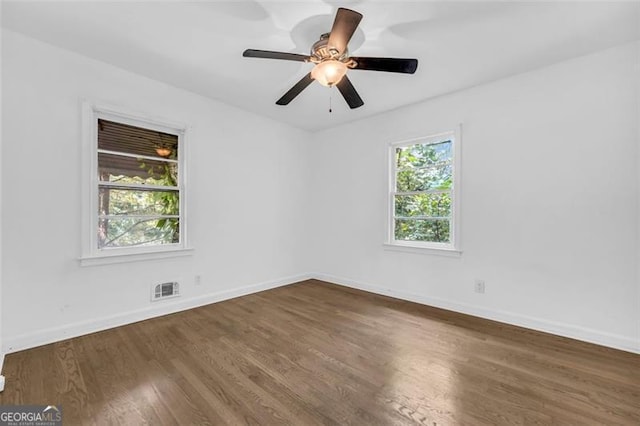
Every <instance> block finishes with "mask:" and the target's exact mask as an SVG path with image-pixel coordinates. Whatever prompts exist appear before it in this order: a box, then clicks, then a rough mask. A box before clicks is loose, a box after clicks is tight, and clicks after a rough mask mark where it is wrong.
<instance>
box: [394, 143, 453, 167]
mask: <svg viewBox="0 0 640 426" xmlns="http://www.w3.org/2000/svg"><path fill="white" fill-rule="evenodd" d="M450 160H451V141H445V142H439V143H434V144H429V145H428V144H420V143H419V144H415V145H411V146H404V147H398V148H396V167H397V168H398V169H403V168H415V167H424V166H428V165H430V164H438V163H442V162H448V161H450Z"/></svg>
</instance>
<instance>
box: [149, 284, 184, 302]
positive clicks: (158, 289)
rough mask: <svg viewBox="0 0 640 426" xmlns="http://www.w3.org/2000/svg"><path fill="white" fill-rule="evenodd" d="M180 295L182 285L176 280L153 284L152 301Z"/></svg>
mask: <svg viewBox="0 0 640 426" xmlns="http://www.w3.org/2000/svg"><path fill="white" fill-rule="evenodd" d="M178 296H180V286H179V285H178V283H177V282H176V281H171V282H168V283H162V284H155V285H152V286H151V301H152V302H155V301H157V300H161V299H169V298H171V297H178Z"/></svg>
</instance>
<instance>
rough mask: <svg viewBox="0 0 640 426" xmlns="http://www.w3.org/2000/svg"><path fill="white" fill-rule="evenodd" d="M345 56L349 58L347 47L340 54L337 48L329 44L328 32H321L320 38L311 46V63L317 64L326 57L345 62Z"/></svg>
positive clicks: (326, 58)
mask: <svg viewBox="0 0 640 426" xmlns="http://www.w3.org/2000/svg"><path fill="white" fill-rule="evenodd" d="M347 58H349V50H348V49H345V50H344V52H342V54H340V51H338V49H336V48H334V47H330V46H329V33H324V34H322V35H321V36H320V40H318V41H316V42H315V43H313V46H311V62H313V63H316V64H317V63H320V62H322V61H326V60H328V59H335V60H337V61H341V62H346V59H347Z"/></svg>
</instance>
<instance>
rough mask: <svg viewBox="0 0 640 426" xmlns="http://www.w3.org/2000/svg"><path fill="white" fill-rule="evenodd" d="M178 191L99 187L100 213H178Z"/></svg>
mask: <svg viewBox="0 0 640 426" xmlns="http://www.w3.org/2000/svg"><path fill="white" fill-rule="evenodd" d="M179 212H180V195H179V193H178V191H145V190H131V189H120V188H115V189H114V188H110V187H101V188H100V189H99V192H98V214H100V215H119V214H122V215H125V214H127V215H132V214H136V215H178V214H179Z"/></svg>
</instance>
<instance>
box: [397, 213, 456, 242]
mask: <svg viewBox="0 0 640 426" xmlns="http://www.w3.org/2000/svg"><path fill="white" fill-rule="evenodd" d="M395 239H396V240H401V241H428V242H434V243H448V242H450V240H449V220H448V219H435V220H429V219H395Z"/></svg>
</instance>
